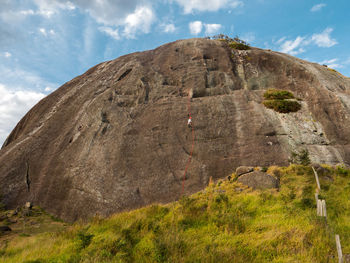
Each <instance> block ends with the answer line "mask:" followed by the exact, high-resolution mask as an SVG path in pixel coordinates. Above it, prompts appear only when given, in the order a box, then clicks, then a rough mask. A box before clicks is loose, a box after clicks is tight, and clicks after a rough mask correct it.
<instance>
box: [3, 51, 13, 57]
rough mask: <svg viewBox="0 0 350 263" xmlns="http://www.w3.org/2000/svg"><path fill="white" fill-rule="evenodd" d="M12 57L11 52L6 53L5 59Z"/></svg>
mask: <svg viewBox="0 0 350 263" xmlns="http://www.w3.org/2000/svg"><path fill="white" fill-rule="evenodd" d="M11 56H12V54H11V53H10V52H5V53H4V57H5V58H10V57H11Z"/></svg>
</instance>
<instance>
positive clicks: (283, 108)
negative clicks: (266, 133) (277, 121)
mask: <svg viewBox="0 0 350 263" xmlns="http://www.w3.org/2000/svg"><path fill="white" fill-rule="evenodd" d="M264 98H265V100H264V101H263V104H264V106H265V107H266V108H269V109H273V110H274V111H277V112H279V113H289V112H297V111H298V110H300V109H301V105H300V103H299V102H297V101H295V100H289V99H294V95H293V93H291V92H290V91H287V90H279V89H268V90H267V91H266V92H265V93H264Z"/></svg>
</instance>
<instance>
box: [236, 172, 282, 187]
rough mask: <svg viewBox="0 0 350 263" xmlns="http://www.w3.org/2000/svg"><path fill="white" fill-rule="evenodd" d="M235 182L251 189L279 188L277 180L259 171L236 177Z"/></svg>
mask: <svg viewBox="0 0 350 263" xmlns="http://www.w3.org/2000/svg"><path fill="white" fill-rule="evenodd" d="M237 182H239V183H242V184H244V185H246V186H249V187H251V188H253V189H261V190H263V189H273V188H278V187H279V181H278V179H277V178H275V177H273V176H272V175H269V174H267V173H264V172H260V171H253V172H250V173H245V174H243V175H241V176H240V177H238V179H237Z"/></svg>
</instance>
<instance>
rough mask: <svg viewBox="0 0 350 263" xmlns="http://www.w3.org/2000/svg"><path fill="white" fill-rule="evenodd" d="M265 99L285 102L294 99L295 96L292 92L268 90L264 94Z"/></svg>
mask: <svg viewBox="0 0 350 263" xmlns="http://www.w3.org/2000/svg"><path fill="white" fill-rule="evenodd" d="M264 98H265V99H266V100H284V99H294V95H293V93H292V92H290V91H288V90H280V89H268V90H267V91H266V92H265V93H264Z"/></svg>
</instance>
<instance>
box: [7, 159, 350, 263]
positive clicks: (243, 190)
mask: <svg viewBox="0 0 350 263" xmlns="http://www.w3.org/2000/svg"><path fill="white" fill-rule="evenodd" d="M267 172H268V173H270V174H273V175H275V176H277V177H278V178H280V183H281V187H280V189H279V190H278V191H277V190H266V191H252V190H251V189H249V188H247V187H245V186H243V185H241V184H239V183H237V182H235V181H232V180H231V181H220V182H218V183H216V184H215V183H212V184H210V185H209V186H208V187H207V188H206V189H204V190H203V191H201V192H199V193H196V194H194V195H191V196H189V197H184V198H182V199H181V200H180V201H178V202H174V203H171V204H168V205H156V204H155V205H151V206H148V207H145V208H142V209H138V210H134V211H130V212H125V213H121V214H116V215H113V216H111V217H109V218H106V219H103V218H99V217H95V218H93V219H91V222H89V223H86V224H83V223H76V224H74V225H72V226H69V227H66V229H63V230H61V231H58V232H55V233H50V232H47V233H41V234H35V235H31V236H25V237H24V236H16V237H15V238H13V239H10V240H8V241H7V243H6V245H3V246H0V261H1V262H4V263H6V262H27V263H28V262H126V263H127V262H188V263H190V262H192V263H194V262H337V257H336V249H335V242H334V235H333V232H336V233H337V234H339V235H340V238H341V242H342V246H343V254H348V253H350V245H349V244H350V227H349V223H348V222H349V220H350V209H349V208H350V200H349V198H348V197H349V194H350V176H349V171H348V170H346V169H345V168H343V167H341V168H337V169H333V168H330V167H329V173H328V175H327V177H320V181H321V188H323V189H324V190H322V191H321V193H320V194H321V195H323V197H324V198H325V199H326V201H327V212H328V214H329V220H328V221H327V224H326V222H325V221H324V220H322V218H319V217H317V216H316V205H315V199H314V192H315V182H314V176H313V172H312V170H311V168H310V167H307V166H301V165H291V166H289V167H282V168H279V167H269V168H268V170H267ZM233 177H234V176H233ZM326 189H327V190H326ZM332 231H333V232H332Z"/></svg>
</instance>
